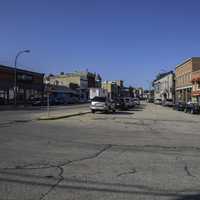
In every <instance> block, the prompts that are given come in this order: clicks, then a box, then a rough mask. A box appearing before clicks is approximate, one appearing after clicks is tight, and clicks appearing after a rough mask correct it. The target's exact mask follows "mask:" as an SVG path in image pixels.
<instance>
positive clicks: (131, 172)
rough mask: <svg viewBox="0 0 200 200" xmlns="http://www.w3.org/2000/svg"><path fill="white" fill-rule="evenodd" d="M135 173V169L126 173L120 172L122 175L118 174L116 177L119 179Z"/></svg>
mask: <svg viewBox="0 0 200 200" xmlns="http://www.w3.org/2000/svg"><path fill="white" fill-rule="evenodd" d="M136 172H137V171H136V169H134V168H133V169H131V170H130V171H127V172H122V173H120V174H118V175H117V177H120V176H125V175H129V174H130V175H131V174H135V173H136Z"/></svg>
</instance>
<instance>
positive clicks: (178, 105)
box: [174, 101, 186, 111]
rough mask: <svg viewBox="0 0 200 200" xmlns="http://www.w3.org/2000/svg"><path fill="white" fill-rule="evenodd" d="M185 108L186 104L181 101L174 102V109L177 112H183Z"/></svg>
mask: <svg viewBox="0 0 200 200" xmlns="http://www.w3.org/2000/svg"><path fill="white" fill-rule="evenodd" d="M185 108H186V103H185V102H183V101H179V102H176V103H175V105H174V109H175V110H178V111H184V110H185Z"/></svg>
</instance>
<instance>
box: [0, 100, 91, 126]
mask: <svg viewBox="0 0 200 200" xmlns="http://www.w3.org/2000/svg"><path fill="white" fill-rule="evenodd" d="M89 112H90V109H89V104H81V105H80V104H79V105H70V106H58V107H50V112H49V113H48V111H47V108H46V107H43V108H42V109H36V110H27V109H18V110H6V111H1V112H0V123H7V122H15V121H32V120H38V119H39V120H48V119H49V120H53V119H54V120H55V119H61V118H67V117H72V116H76V115H83V114H87V113H89Z"/></svg>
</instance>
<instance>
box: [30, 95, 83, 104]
mask: <svg viewBox="0 0 200 200" xmlns="http://www.w3.org/2000/svg"><path fill="white" fill-rule="evenodd" d="M48 101H49V105H65V104H74V103H79V102H80V101H79V98H78V97H72V98H68V99H66V98H63V97H54V96H49V99H48V97H47V96H45V97H43V98H42V97H31V98H30V99H29V103H30V104H31V105H32V106H46V105H47V104H48Z"/></svg>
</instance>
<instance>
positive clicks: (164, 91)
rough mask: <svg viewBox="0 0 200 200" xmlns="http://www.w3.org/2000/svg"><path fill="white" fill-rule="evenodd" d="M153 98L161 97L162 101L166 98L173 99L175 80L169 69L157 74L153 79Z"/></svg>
mask: <svg viewBox="0 0 200 200" xmlns="http://www.w3.org/2000/svg"><path fill="white" fill-rule="evenodd" d="M153 87H154V99H161V100H162V101H163V102H164V101H166V100H167V99H170V100H173V101H174V99H175V90H174V88H175V82H174V73H173V71H169V72H166V73H162V74H158V76H157V77H156V79H155V80H154V81H153Z"/></svg>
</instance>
